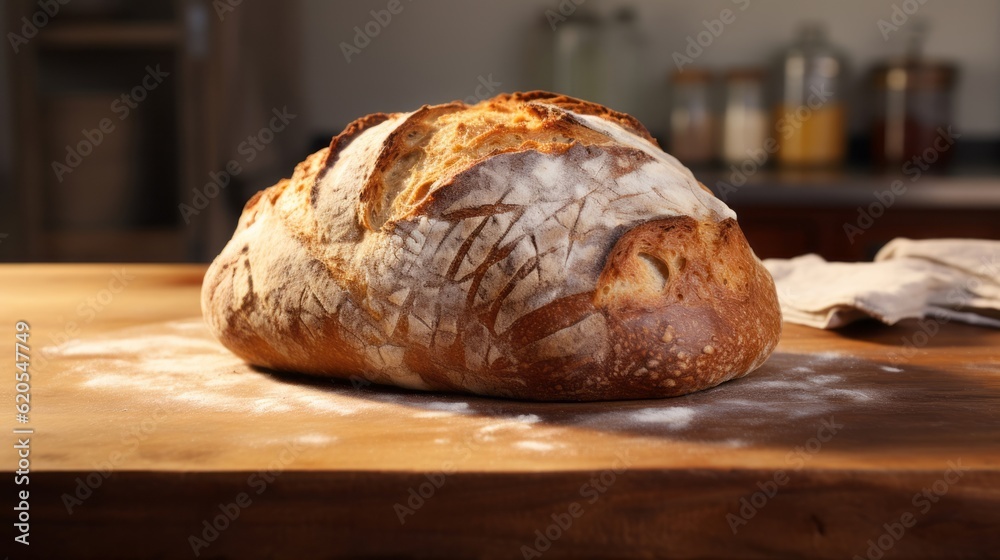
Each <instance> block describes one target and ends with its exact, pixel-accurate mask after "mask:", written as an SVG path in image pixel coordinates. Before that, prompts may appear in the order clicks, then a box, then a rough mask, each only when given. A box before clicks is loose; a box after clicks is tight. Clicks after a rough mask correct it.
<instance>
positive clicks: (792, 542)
mask: <svg viewBox="0 0 1000 560" xmlns="http://www.w3.org/2000/svg"><path fill="white" fill-rule="evenodd" d="M203 271H204V269H203V268H202V267H199V266H136V265H124V266H97V265H38V266H34V265H32V266H0V309H2V314H3V318H2V321H0V325H2V328H0V332H3V333H4V334H3V336H4V338H5V339H6V340H7V343H6V344H9V345H10V346H11V347H13V346H14V342H15V341H14V334H15V331H14V324H15V322H16V321H17V320H24V321H27V322H28V323H29V324H30V326H31V330H30V332H31V338H30V346H31V356H32V365H31V366H30V371H31V396H32V401H31V405H32V408H31V411H30V413H29V417H30V420H29V422H28V423H27V424H18V423H16V421H15V418H14V411H13V410H10V408H12V407H9V405H8V409H7V412H6V413H5V416H6V420H5V423H6V424H7V425H8V426H9V428H30V429H33V430H34V433H33V434H31V435H30V439H31V441H30V461H31V464H30V471H31V472H30V485H29V486H28V487H27V488H29V489H30V542H31V545H30V546H29V547H25V546H23V545H19V544H12V545H11V546H10V547H9V549H10V550H11V557H12V558H21V557H25V556H28V557H38V558H76V557H86V558H134V557H146V558H189V557H193V556H194V552H195V550H197V553H198V557H200V558H286V557H287V558H314V557H323V558H327V557H358V556H399V555H410V556H421V557H442V556H478V557H487V558H526V557H527V558H537V557H539V556H538V555H541V556H542V557H545V558H576V557H654V556H655V557H698V558H706V557H765V556H774V555H795V556H807V557H823V558H826V557H831V558H833V557H839V558H852V557H854V556H855V555H857V556H859V557H861V558H866V557H872V558H875V557H878V556H881V555H882V550H878V549H877V548H879V547H880V545H881V548H885V549H888V552H885V553H884V557H885V558H904V557H905V558H909V557H952V558H954V557H985V556H990V555H994V556H995V555H997V554H1000V552H998V551H1000V333H998V332H996V331H990V330H986V329H981V328H974V327H969V326H964V325H956V324H948V325H937V324H931V323H927V324H925V325H924V326H923V327H921V326H920V325H919V324H917V323H915V322H914V323H907V324H904V325H900V326H897V327H894V328H888V327H883V326H880V325H876V324H864V325H858V326H856V327H853V328H850V329H847V330H844V331H840V332H824V331H819V330H813V329H808V328H803V327H798V326H795V325H786V326H785V332H784V337H783V340H782V342H781V344H780V346H779V347H778V350H777V352H776V353H775V354H774V356H773V357H772V358H771V359H770V360H769V361H768V363H767V364H766V365H765V366H764V367H763V368H761V369H760V370H759V371H758V372H756V373H754V374H752V375H751V376H749V377H747V378H745V379H741V380H738V381H734V382H730V383H726V384H723V385H722V386H720V387H717V388H715V389H712V390H709V391H704V392H701V393H697V394H694V395H689V396H686V397H680V398H674V399H666V400H657V401H630V402H615V403H590V404H538V403H522V402H514V401H505V400H496V399H483V398H472V397H469V396H464V395H442V394H417V393H411V392H406V391H401V390H395V389H388V388H379V387H373V386H371V387H361V386H359V387H355V386H352V385H351V384H343V383H336V382H327V381H323V380H316V379H310V378H304V377H297V376H288V375H277V374H271V373H267V372H262V371H256V370H254V369H252V368H250V367H247V366H246V365H244V364H242V363H241V362H240V361H239V360H237V359H235V358H234V357H233V356H232V355H230V354H229V353H228V352H227V351H226V350H225V349H224V348H222V347H221V346H219V345H218V344H217V343H216V342H215V341H214V340H213V339H212V338H211V337H210V335H209V334H208V333H207V332H206V330H205V329H204V327H203V326H202V324H201V321H200V312H199V287H200V283H201V277H202V273H203ZM115 292H117V293H115ZM935 327H937V328H936V329H935ZM922 328H924V329H925V330H929V331H934V332H932V333H931V334H930V335H928V336H924V335H918V334H917V333H919V332H922V331H921V329H922ZM903 340H908V341H910V343H912V342H914V341H915V342H916V343H917V344H918V346H920V347H919V348H918V347H913V348H909V347H908V346H907V343H904V342H902V341H903ZM56 344H59V346H58V347H57V348H52V346H54V345H56ZM46 347H49V348H46ZM892 354H895V356H894V357H890V355H892ZM5 355H6V356H7V358H6V359H8V360H11V359H12V353H11V352H9V351H8V352H6V353H5ZM6 367H7V369H8V371H10V368H12V367H13V364H8V365H7V366H6ZM2 390H3V394H4V399H5V400H6V401H7V402H8V403H10V402H11V401H13V400H14V397H13V393H14V390H15V389H14V382H13V380H12V379H10V377H8V382H7V383H5V384H4V386H3V389H2ZM8 437H9V438H10V440H12V441H14V443H16V440H15V439H14V438H16V437H19V436H15V435H13V434H12V435H10V436H8ZM20 437H23V436H20ZM6 449H7V451H6V452H5V454H4V457H5V459H4V461H5V463H4V464H5V465H8V466H13V465H16V461H17V458H16V456H15V451H16V450H15V449H13V448H12V445H7V446H6ZM5 468H6V467H5ZM11 470H14V469H13V468H11ZM24 488H25V487H23V486H17V487H15V484H14V479H13V477H9V476H8V477H5V482H4V488H3V492H4V498H5V499H6V500H7V501H6V502H5V503H7V504H13V503H14V502H15V501H14V496H15V492H16V491H17V490H20V489H24ZM924 493H925V494H926V495H924ZM70 510H71V511H72V513H70V512H69V511H70ZM4 511H6V512H7V513H6V514H5V515H6V516H7V520H6V521H5V523H8V524H7V526H8V527H10V526H11V525H10V524H9V523H11V522H12V521H11V518H12V516H13V515H14V513H13V512H12V510H11V506H10V505H8V506H7V507H6V508H5V510H4ZM230 518H233V519H230ZM213 525H214V527H213ZM14 534H16V533H14ZM8 542H9V543H10V542H12V541H11V540H10V537H9V538H8ZM873 547H874V548H873Z"/></svg>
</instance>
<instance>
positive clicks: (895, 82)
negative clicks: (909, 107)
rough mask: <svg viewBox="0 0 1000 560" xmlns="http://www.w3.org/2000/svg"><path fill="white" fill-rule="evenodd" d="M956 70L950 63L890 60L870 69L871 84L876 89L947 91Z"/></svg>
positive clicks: (955, 74)
mask: <svg viewBox="0 0 1000 560" xmlns="http://www.w3.org/2000/svg"><path fill="white" fill-rule="evenodd" d="M957 75H958V68H957V67H956V66H955V65H954V64H952V63H950V62H937V61H930V60H920V59H913V58H910V59H898V60H891V61H888V62H885V63H882V64H878V65H876V66H875V67H874V68H872V72H871V76H872V84H873V85H874V86H875V87H876V88H878V89H938V90H949V89H951V88H952V86H954V85H955V78H956V77H957Z"/></svg>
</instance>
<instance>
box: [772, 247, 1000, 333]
mask: <svg viewBox="0 0 1000 560" xmlns="http://www.w3.org/2000/svg"><path fill="white" fill-rule="evenodd" d="M764 266H765V267H767V269H768V270H769V271H770V272H771V275H772V276H774V282H775V285H776V286H777V289H778V299H779V301H780V302H781V312H782V314H783V315H784V318H785V320H786V321H790V322H792V323H799V324H802V325H808V326H811V327H817V328H821V329H833V328H837V327H841V326H844V325H846V324H848V323H851V322H853V321H856V320H858V319H862V318H864V317H874V318H875V319H878V320H879V321H882V322H883V323H886V324H889V325H892V324H895V323H896V322H898V321H900V320H902V319H909V318H925V317H936V318H939V319H942V320H948V321H951V320H954V321H962V322H965V323H971V324H974V325H983V326H989V327H994V328H1000V241H988V240H979V239H930V240H922V241H915V240H911V239H904V238H898V239H894V240H893V241H891V242H890V243H888V244H887V245H886V246H885V247H883V248H882V250H881V251H879V252H878V254H877V255H876V256H875V261H874V262H864V263H843V262H827V261H825V260H823V258H822V257H820V256H818V255H813V254H809V255H803V256H800V257H795V258H793V259H766V260H765V261H764Z"/></svg>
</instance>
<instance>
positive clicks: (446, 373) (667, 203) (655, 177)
mask: <svg viewBox="0 0 1000 560" xmlns="http://www.w3.org/2000/svg"><path fill="white" fill-rule="evenodd" d="M595 118H596V120H594V119H595ZM601 123H605V124H601ZM706 191H707V190H706V189H704V186H703V185H701V184H700V183H698V182H697V181H695V180H694V179H693V178H691V177H690V173H689V172H688V171H687V170H686V169H683V168H682V167H680V166H679V164H676V161H675V160H672V159H670V158H669V157H668V156H665V155H664V154H662V152H660V151H659V150H658V148H657V147H656V146H655V142H654V141H653V140H652V138H651V137H650V136H649V134H648V132H646V130H645V128H643V127H642V125H641V124H639V123H638V122H637V121H635V119H633V118H632V117H630V116H628V115H624V114H622V113H616V112H614V111H611V110H608V109H606V108H604V107H601V106H599V105H594V104H592V103H587V102H584V101H580V100H576V99H572V98H568V97H565V96H559V95H556V94H550V93H545V92H529V93H518V94H509V95H501V96H498V97H496V98H494V99H491V100H487V101H485V102H482V103H480V104H478V105H475V106H471V107H470V106H466V105H464V104H462V103H451V104H447V105H440V106H425V107H422V108H421V109H419V110H418V111H416V112H413V113H408V114H391V115H385V114H378V115H372V116H369V117H366V118H364V119H359V120H358V121H355V122H354V123H352V124H351V125H350V126H349V127H348V128H347V129H346V130H345V131H344V133H342V134H341V135H339V136H337V137H335V138H334V139H333V141H332V142H331V145H330V147H329V148H327V149H324V150H321V151H320V152H317V153H316V154H314V155H313V156H310V158H308V159H307V160H306V161H304V162H303V163H301V164H300V165H299V166H298V167H297V168H296V171H295V173H294V174H293V176H292V178H291V179H288V180H283V181H282V182H279V183H278V184H277V185H275V186H274V187H271V188H270V189H267V190H265V191H262V193H258V194H257V195H255V196H254V197H253V198H252V199H251V201H250V202H248V203H247V205H246V208H245V209H244V213H243V216H242V217H241V219H240V225H239V227H238V228H237V231H236V233H235V234H234V237H233V239H232V241H230V243H229V245H227V247H226V248H225V250H224V251H223V252H222V254H221V255H219V257H218V258H217V259H216V260H215V262H214V263H213V264H212V266H211V267H210V269H209V271H208V273H207V274H206V278H205V283H204V287H203V292H202V306H203V310H204V313H205V317H206V320H207V322H208V324H209V326H210V328H211V330H212V331H213V333H214V334H215V335H216V336H217V337H218V338H219V340H220V341H221V342H222V343H223V344H224V345H225V346H227V347H228V348H229V349H231V350H232V351H233V352H234V353H236V354H238V355H239V356H241V357H243V358H244V359H246V360H248V361H250V362H252V363H254V364H258V365H261V366H265V367H269V368H274V369H279V370H289V371H298V372H303V373H310V374H316V375H324V376H333V377H342V378H348V377H350V376H360V377H363V378H365V379H368V380H370V381H373V382H376V383H386V384H395V385H402V386H405V387H413V388H419V389H426V390H447V391H463V392H472V393H477V394H483V395H494V396H504V397H514V398H521V399H531V400H568V401H585V400H611V399H632V398H649V397H665V396H675V395H681V394H685V393H690V392H692V391H697V390H699V389H704V388H707V387H711V386H714V385H717V384H719V383H721V382H723V381H726V380H728V379H732V378H734V377H740V376H743V375H746V374H747V373H749V372H750V371H752V370H753V369H756V368H757V367H759V366H760V365H761V364H762V363H763V361H764V360H765V359H766V358H767V356H768V355H769V354H770V353H771V351H772V350H773V349H774V346H775V345H776V343H777V340H778V337H779V335H780V328H781V320H780V313H779V311H778V304H777V298H776V296H775V291H774V284H773V282H772V280H771V278H770V275H768V273H767V272H766V270H765V269H764V268H763V266H762V265H761V264H760V262H759V260H758V259H757V258H756V257H755V256H754V254H753V252H752V250H751V249H750V247H749V246H748V245H747V243H746V240H745V239H744V237H743V234H742V232H741V231H740V229H739V226H738V225H737V223H736V221H735V219H734V215H733V214H732V212H731V211H730V210H729V209H728V208H726V207H725V205H723V204H722V203H721V202H719V201H718V200H717V199H715V198H714V197H712V196H711V195H710V193H707V192H706Z"/></svg>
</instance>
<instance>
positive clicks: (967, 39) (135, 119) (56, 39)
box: [0, 0, 1000, 262]
mask: <svg viewBox="0 0 1000 560" xmlns="http://www.w3.org/2000/svg"><path fill="white" fill-rule="evenodd" d="M0 1H2V3H3V10H2V11H0V29H2V30H3V31H4V34H5V37H6V43H7V44H6V45H4V47H3V50H4V53H3V56H2V57H0V76H2V80H3V81H2V88H0V92H2V97H0V185H2V190H0V207H2V211H0V220H2V221H0V260H3V261H7V262H10V261H150V262H179V261H207V260H211V259H212V258H213V257H214V256H215V255H216V254H217V252H218V251H219V250H220V249H221V247H222V245H224V244H225V242H226V241H227V240H228V239H229V236H230V235H231V233H232V229H233V228H234V227H235V223H236V219H237V218H238V216H239V212H240V210H241V208H242V206H243V204H244V203H245V201H246V200H247V199H248V198H249V197H250V196H252V195H253V193H255V192H256V191H258V190H260V189H263V188H265V187H267V186H270V185H271V184H273V183H274V182H275V181H277V180H278V179H280V178H281V177H286V176H289V175H290V174H291V172H292V169H293V168H294V166H295V164H296V163H298V162H299V161H301V160H302V159H303V158H304V157H305V156H306V155H307V154H309V153H311V152H312V151H315V150H317V149H319V148H321V147H323V146H325V145H326V144H327V143H328V142H329V140H330V137H331V136H333V135H335V134H337V133H338V132H339V131H340V130H341V129H342V128H343V127H344V126H345V125H346V124H348V123H349V122H351V121H352V120H354V119H355V118H357V117H359V116H362V115H365V114H368V113H372V112H378V111H383V112H390V111H407V110H413V109H415V108H417V107H419V106H420V105H422V104H425V103H441V102H447V101H451V100H455V99H461V100H465V101H466V102H474V101H476V100H480V99H485V98H488V97H491V96H493V95H495V94H496V93H499V92H504V91H517V90H532V89H547V90H552V91H559V92H562V93H567V94H570V95H574V96H578V97H582V98H586V99H589V100H593V101H597V102H600V103H604V104H606V105H609V106H610V107H612V108H614V109H618V110H621V111H625V112H628V113H631V114H633V115H635V116H636V117H638V118H639V119H640V120H641V121H642V122H643V123H645V124H646V126H647V127H648V128H649V129H650V131H651V132H652V134H653V135H654V136H655V137H656V138H657V139H658V140H659V142H660V144H661V146H663V147H664V148H665V149H666V150H667V151H669V152H671V153H673V154H674V155H676V156H677V157H678V158H680V159H681V161H682V162H684V163H685V164H687V165H689V166H691V167H692V168H693V169H694V170H695V174H696V175H697V176H698V178H699V179H701V181H702V182H704V183H705V184H706V185H707V186H708V187H709V188H711V189H712V190H713V191H715V192H716V193H717V194H718V195H719V196H720V197H721V198H723V199H724V200H725V201H726V202H727V203H728V204H730V206H732V207H733V208H734V209H736V211H737V212H738V214H739V217H740V223H741V225H742V227H743V229H744V231H745V232H746V234H747V237H748V238H749V239H750V242H751V245H753V247H754V248H755V250H756V251H757V252H758V254H759V255H760V256H762V257H787V256H793V255H797V254H802V253H806V252H817V253H820V254H821V255H823V256H824V257H826V258H828V259H839V260H861V259H866V258H869V257H871V255H873V254H874V251H876V250H877V249H878V247H880V246H881V245H882V244H884V243H885V242H886V241H888V240H889V239H892V238H894V237H897V236H908V237H914V238H926V237H983V238H992V239H998V238H1000V165H998V162H1000V159H998V156H1000V33H998V27H1000V2H996V1H995V0H955V1H949V2H944V1H943V0H905V1H903V0H843V1H839V2H831V1H814V0H800V1H791V0H788V1H779V0H710V1H705V0H671V1H665V0H660V1H658V0H629V1H619V0H505V1H502V2H501V1H493V2H487V1H468V0H370V1H368V0H365V1H353V2H334V1H323V0H286V1H281V2H279V1H277V0H273V1H262V0H255V1H253V2H250V1H244V0H146V1H143V2H135V1H126V0H0Z"/></svg>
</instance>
